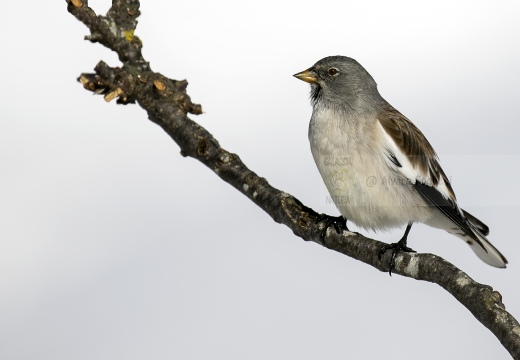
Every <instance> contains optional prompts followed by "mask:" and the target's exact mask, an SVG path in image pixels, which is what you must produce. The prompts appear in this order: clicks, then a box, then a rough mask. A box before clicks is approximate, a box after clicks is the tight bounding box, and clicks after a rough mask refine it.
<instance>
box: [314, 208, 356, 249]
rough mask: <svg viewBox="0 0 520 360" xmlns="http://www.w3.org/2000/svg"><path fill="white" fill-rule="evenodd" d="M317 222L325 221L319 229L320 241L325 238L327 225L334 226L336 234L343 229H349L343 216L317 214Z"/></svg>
mask: <svg viewBox="0 0 520 360" xmlns="http://www.w3.org/2000/svg"><path fill="white" fill-rule="evenodd" d="M317 220H318V222H322V221H324V222H325V227H324V228H323V230H322V231H321V235H320V239H321V242H323V241H324V240H325V235H327V229H328V228H329V226H331V225H332V226H334V229H336V232H337V233H338V234H341V232H342V231H343V230H347V231H350V230H349V229H348V227H347V219H345V218H344V217H343V216H341V215H340V216H330V215H326V214H318V219H317Z"/></svg>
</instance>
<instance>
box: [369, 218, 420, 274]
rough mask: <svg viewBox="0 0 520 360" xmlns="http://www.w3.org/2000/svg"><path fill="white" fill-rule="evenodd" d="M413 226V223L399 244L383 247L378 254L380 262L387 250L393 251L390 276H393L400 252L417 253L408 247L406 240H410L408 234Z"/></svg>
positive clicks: (409, 224) (407, 228)
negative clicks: (396, 257)
mask: <svg viewBox="0 0 520 360" xmlns="http://www.w3.org/2000/svg"><path fill="white" fill-rule="evenodd" d="M412 224H413V222H409V223H408V225H407V226H406V230H405V231H404V235H403V237H402V238H401V240H399V241H398V242H396V243H393V244H389V245H384V246H381V248H380V249H379V254H378V258H379V260H381V256H383V255H384V254H385V252H386V251H387V250H390V249H392V257H391V258H390V269H388V273H389V274H390V276H392V270H393V269H394V267H395V256H396V255H397V253H398V252H399V250H403V251H406V252H415V250H413V249H410V248H409V247H408V246H406V240H407V238H408V233H409V232H410V229H411V228H412Z"/></svg>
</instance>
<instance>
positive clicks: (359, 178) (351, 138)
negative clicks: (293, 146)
mask: <svg viewBox="0 0 520 360" xmlns="http://www.w3.org/2000/svg"><path fill="white" fill-rule="evenodd" d="M331 117H333V118H334V119H337V117H336V116H334V114H333V113H332V112H331V111H321V112H316V113H315V114H314V116H313V119H312V120H311V124H310V127H309V141H310V144H311V151H312V155H313V157H314V161H315V162H316V166H317V167H318V170H319V172H320V174H321V176H322V178H323V181H324V183H325V185H326V187H327V189H328V191H329V193H330V195H331V197H332V199H333V201H334V203H335V204H336V206H337V208H338V210H339V211H340V213H341V214H342V215H343V216H344V217H345V218H346V219H347V220H350V221H352V222H354V223H355V224H356V225H359V226H361V227H364V228H367V229H373V230H377V229H387V228H392V227H399V226H402V225H405V224H407V223H408V222H410V221H414V222H415V221H418V222H425V221H426V220H427V219H429V218H430V217H431V216H432V215H433V209H432V208H430V207H429V206H428V205H427V204H426V203H425V202H424V201H423V199H422V198H421V196H420V195H419V194H418V193H417V192H416V191H415V189H414V188H413V185H411V184H410V183H409V182H408V180H407V179H406V178H405V177H404V176H402V175H400V174H399V173H397V172H395V171H393V170H391V169H390V168H389V167H388V165H387V164H386V159H385V156H386V154H385V149H382V148H380V147H378V144H380V143H382V142H381V141H377V140H378V139H379V136H382V134H380V133H379V127H376V126H375V124H376V120H375V119H374V118H372V120H369V119H359V118H356V119H350V120H349V119H341V120H339V121H334V120H332V119H331Z"/></svg>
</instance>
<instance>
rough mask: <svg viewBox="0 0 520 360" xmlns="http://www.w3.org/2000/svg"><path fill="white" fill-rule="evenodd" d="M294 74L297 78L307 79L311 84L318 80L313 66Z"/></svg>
mask: <svg viewBox="0 0 520 360" xmlns="http://www.w3.org/2000/svg"><path fill="white" fill-rule="evenodd" d="M293 76H294V77H295V78H297V79H300V80H301V81H305V82H308V83H311V84H312V83H315V82H317V81H318V79H317V78H316V73H315V72H314V70H313V69H312V68H310V69H307V70H304V71H302V72H299V73H298V74H294V75H293Z"/></svg>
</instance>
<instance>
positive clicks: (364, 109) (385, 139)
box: [293, 55, 507, 275]
mask: <svg viewBox="0 0 520 360" xmlns="http://www.w3.org/2000/svg"><path fill="white" fill-rule="evenodd" d="M293 76H294V77H296V78H297V79H300V80H303V81H305V82H307V83H309V84H310V86H311V92H310V101H311V105H312V116H311V119H310V123H309V132H308V137H309V142H310V147H311V152H312V156H313V158H314V161H315V163H316V166H317V168H318V171H319V172H320V174H321V177H322V178H323V182H324V183H325V186H326V187H327V190H328V191H329V194H330V196H331V198H332V200H333V201H334V203H335V205H336V207H337V208H338V210H339V212H340V213H341V217H340V218H342V221H343V225H342V226H340V227H344V228H345V229H346V230H348V228H347V226H346V221H347V220H348V221H351V222H353V223H354V224H356V225H357V226H359V227H361V228H364V229H370V230H375V231H378V230H389V229H392V228H399V227H401V228H402V227H403V226H405V225H406V230H405V232H404V235H403V237H402V238H401V239H400V240H399V241H398V242H396V243H393V244H390V245H384V246H383V247H381V248H380V250H379V254H378V256H379V258H380V259H381V256H382V255H384V253H385V252H386V251H388V250H392V254H391V258H390V264H389V272H390V275H391V274H392V270H393V268H394V266H395V259H396V256H397V254H398V252H399V251H401V250H402V251H405V252H414V250H412V249H411V248H409V247H408V246H407V238H408V234H409V232H410V229H411V228H412V225H413V224H414V223H423V224H426V225H429V226H431V227H434V228H438V229H442V230H445V231H447V232H448V233H450V234H452V235H455V236H457V237H458V238H460V239H462V240H464V241H465V242H466V243H467V244H468V245H469V246H470V247H471V249H472V250H473V251H474V252H475V254H476V255H477V256H478V257H479V258H480V259H481V260H482V261H484V262H485V263H487V264H489V265H491V266H494V267H497V268H505V267H506V264H507V260H506V258H505V257H504V255H502V254H501V253H500V251H498V249H497V248H496V247H494V246H493V245H492V244H491V243H490V242H489V240H488V239H487V238H486V236H487V235H488V234H489V228H488V227H487V226H486V225H485V224H484V223H483V222H482V221H480V220H479V219H477V218H476V217H475V216H473V215H471V214H470V213H468V212H467V211H464V210H463V209H461V208H460V207H459V205H458V203H457V198H456V197H455V193H454V191H453V188H452V186H451V184H450V181H449V179H448V177H447V176H446V174H445V172H444V171H443V169H442V167H441V165H440V162H439V158H438V156H437V154H436V152H435V150H434V149H433V147H432V145H431V144H430V142H429V141H428V140H427V139H426V137H425V136H424V135H423V133H422V132H421V131H420V130H419V128H418V127H417V126H416V125H414V123H412V121H410V120H409V119H408V118H407V117H405V116H404V115H403V114H401V113H400V112H399V111H398V110H397V109H395V108H394V107H393V106H392V105H390V104H389V103H388V102H387V101H386V100H385V99H384V98H383V97H382V96H381V95H380V93H379V91H378V89H377V84H376V82H375V80H374V78H373V77H372V76H371V75H370V74H369V73H368V72H367V70H365V68H364V67H363V66H361V64H359V63H358V62H357V61H356V60H354V59H352V58H350V57H346V56H339V55H338V56H329V57H325V58H323V59H321V60H319V61H318V62H316V63H315V64H314V65H313V66H312V67H310V68H308V69H307V70H304V71H301V72H299V73H297V74H295V75H293ZM335 227H336V229H338V224H337V223H335Z"/></svg>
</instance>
